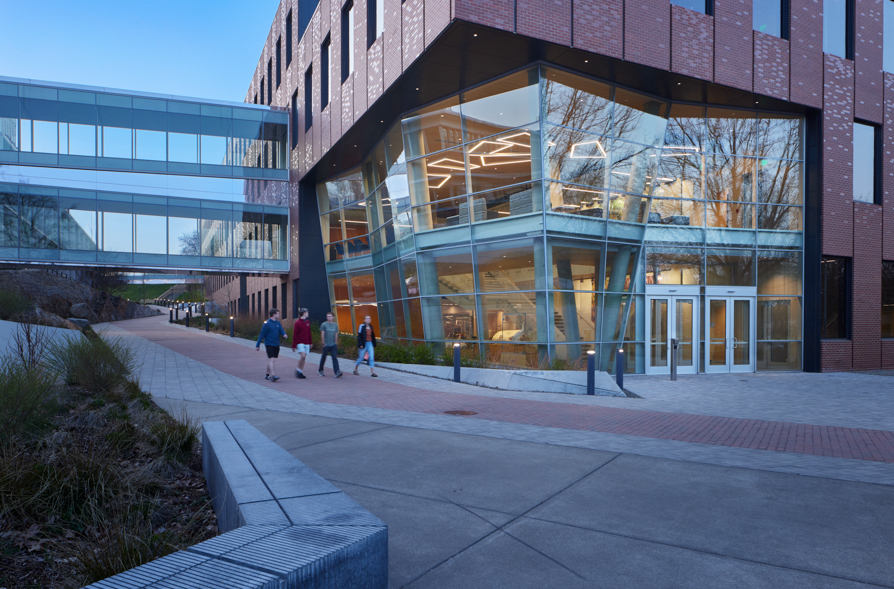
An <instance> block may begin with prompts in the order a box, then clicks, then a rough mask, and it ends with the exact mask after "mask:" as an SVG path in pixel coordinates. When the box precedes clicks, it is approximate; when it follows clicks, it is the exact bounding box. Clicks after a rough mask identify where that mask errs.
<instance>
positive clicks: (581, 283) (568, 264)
mask: <svg viewBox="0 0 894 589" xmlns="http://www.w3.org/2000/svg"><path fill="white" fill-rule="evenodd" d="M549 244H550V252H551V255H552V287H553V288H556V289H561V290H601V285H602V284H603V283H602V252H603V249H604V245H603V244H601V243H592V242H587V241H572V240H560V239H550V240H549Z"/></svg>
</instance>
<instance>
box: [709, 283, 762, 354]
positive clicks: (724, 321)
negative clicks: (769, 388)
mask: <svg viewBox="0 0 894 589" xmlns="http://www.w3.org/2000/svg"><path fill="white" fill-rule="evenodd" d="M706 311H707V321H706V324H705V351H706V357H705V372H754V299H752V298H743V297H710V296H709V297H707V309H706Z"/></svg>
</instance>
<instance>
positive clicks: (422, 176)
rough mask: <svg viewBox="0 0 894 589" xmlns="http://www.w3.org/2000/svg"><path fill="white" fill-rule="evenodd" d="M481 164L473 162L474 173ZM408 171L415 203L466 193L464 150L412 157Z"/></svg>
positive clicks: (472, 169) (411, 195)
mask: <svg viewBox="0 0 894 589" xmlns="http://www.w3.org/2000/svg"><path fill="white" fill-rule="evenodd" d="M529 165H530V164H529ZM479 167H480V164H475V165H472V166H470V168H471V171H472V172H473V173H474V170H475V169H478V168H479ZM407 171H408V174H409V183H410V198H411V199H412V201H413V204H417V205H418V204H426V203H429V202H434V201H437V200H442V199H445V198H454V197H457V196H461V195H463V194H465V193H466V165H465V157H464V155H463V152H462V151H461V150H450V151H444V152H441V153H438V154H435V155H430V156H427V157H424V158H422V159H418V160H415V161H412V162H410V163H409V164H408V166H407Z"/></svg>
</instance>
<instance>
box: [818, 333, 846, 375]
mask: <svg viewBox="0 0 894 589" xmlns="http://www.w3.org/2000/svg"><path fill="white" fill-rule="evenodd" d="M853 357H854V353H853V349H852V345H851V342H849V341H848V340H824V341H822V342H821V343H820V364H821V366H822V371H823V372H839V371H842V370H853V368H852V367H853Z"/></svg>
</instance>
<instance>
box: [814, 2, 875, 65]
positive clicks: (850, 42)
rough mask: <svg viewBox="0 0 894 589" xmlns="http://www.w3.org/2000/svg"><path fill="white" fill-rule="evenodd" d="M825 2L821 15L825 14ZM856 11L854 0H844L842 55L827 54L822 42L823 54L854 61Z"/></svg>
mask: <svg viewBox="0 0 894 589" xmlns="http://www.w3.org/2000/svg"><path fill="white" fill-rule="evenodd" d="M825 1H826V0H823V6H822V10H823V14H824V15H825V14H826V12H827V11H826V9H825ZM856 11H857V3H856V0H844V55H838V54H837V53H829V52H828V51H826V47H825V41H824V42H823V43H824V44H823V53H828V54H829V55H835V56H837V57H841V58H843V59H849V60H851V61H854V53H855V38H856V31H855V30H854V27H855V25H856ZM882 19H883V22H882V28H883V30H882V35H884V13H883V14H882ZM826 20H827V19H824V20H823V27H824V28H825V22H826ZM823 37H824V38H825V30H824V31H823Z"/></svg>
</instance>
